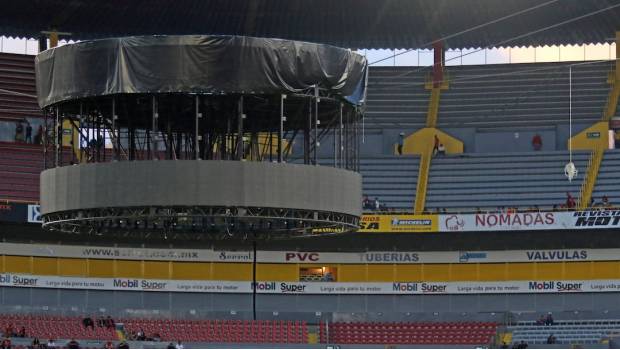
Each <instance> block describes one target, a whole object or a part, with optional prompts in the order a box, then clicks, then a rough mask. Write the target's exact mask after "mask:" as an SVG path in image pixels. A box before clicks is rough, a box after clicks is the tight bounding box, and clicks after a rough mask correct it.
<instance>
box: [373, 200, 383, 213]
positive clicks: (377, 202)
mask: <svg viewBox="0 0 620 350" xmlns="http://www.w3.org/2000/svg"><path fill="white" fill-rule="evenodd" d="M374 204H375V205H374V209H375V210H377V211H378V210H380V209H381V202H379V198H378V197H375V203H374Z"/></svg>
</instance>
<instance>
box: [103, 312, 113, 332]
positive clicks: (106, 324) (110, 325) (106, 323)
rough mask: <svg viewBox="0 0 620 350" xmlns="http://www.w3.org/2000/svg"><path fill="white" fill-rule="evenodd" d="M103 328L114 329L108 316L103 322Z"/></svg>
mask: <svg viewBox="0 0 620 350" xmlns="http://www.w3.org/2000/svg"><path fill="white" fill-rule="evenodd" d="M105 326H106V328H107V329H111V328H114V320H113V319H112V317H111V316H109V315H108V318H106V320H105Z"/></svg>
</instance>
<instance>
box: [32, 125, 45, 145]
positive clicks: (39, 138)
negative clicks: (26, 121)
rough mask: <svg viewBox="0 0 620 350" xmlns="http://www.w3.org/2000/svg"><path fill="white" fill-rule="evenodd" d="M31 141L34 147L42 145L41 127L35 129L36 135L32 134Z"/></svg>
mask: <svg viewBox="0 0 620 350" xmlns="http://www.w3.org/2000/svg"><path fill="white" fill-rule="evenodd" d="M33 141H34V143H35V144H36V145H40V144H41V143H43V125H39V128H38V129H37V133H36V134H34V140H33Z"/></svg>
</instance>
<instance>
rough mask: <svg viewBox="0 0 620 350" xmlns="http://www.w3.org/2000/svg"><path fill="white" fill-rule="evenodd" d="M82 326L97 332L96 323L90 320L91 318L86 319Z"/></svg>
mask: <svg viewBox="0 0 620 350" xmlns="http://www.w3.org/2000/svg"><path fill="white" fill-rule="evenodd" d="M82 325H83V326H84V328H88V327H90V328H91V329H92V330H95V322H93V319H92V318H90V316H86V317H84V319H83V320H82Z"/></svg>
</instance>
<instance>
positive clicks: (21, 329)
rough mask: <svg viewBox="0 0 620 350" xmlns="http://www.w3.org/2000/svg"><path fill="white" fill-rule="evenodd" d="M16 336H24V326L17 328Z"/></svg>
mask: <svg viewBox="0 0 620 350" xmlns="http://www.w3.org/2000/svg"><path fill="white" fill-rule="evenodd" d="M17 336H18V337H19V338H26V327H24V326H22V328H20V329H19V332H18V333H17Z"/></svg>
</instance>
